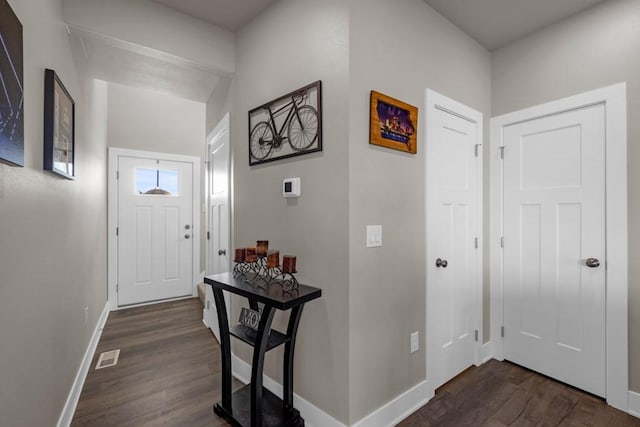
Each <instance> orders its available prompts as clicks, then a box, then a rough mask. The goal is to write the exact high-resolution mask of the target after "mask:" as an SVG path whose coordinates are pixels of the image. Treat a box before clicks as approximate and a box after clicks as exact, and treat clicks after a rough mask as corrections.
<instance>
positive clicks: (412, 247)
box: [349, 0, 491, 422]
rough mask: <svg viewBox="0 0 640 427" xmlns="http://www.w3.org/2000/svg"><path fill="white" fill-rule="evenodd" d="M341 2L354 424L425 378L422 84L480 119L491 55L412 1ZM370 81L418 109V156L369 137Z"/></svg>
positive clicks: (486, 108)
mask: <svg viewBox="0 0 640 427" xmlns="http://www.w3.org/2000/svg"><path fill="white" fill-rule="evenodd" d="M350 5H351V7H350V27H349V31H350V66H349V67H350V69H349V76H350V78H349V103H350V114H349V115H350V117H349V118H350V129H349V131H350V132H349V140H350V144H349V182H350V185H349V189H350V194H349V227H350V229H349V233H350V234H349V243H350V248H349V261H350V272H349V290H350V295H349V300H350V331H349V334H350V355H349V361H350V362H349V379H350V393H349V396H350V421H351V422H355V421H358V420H359V419H361V418H362V417H364V416H366V415H367V414H369V413H370V412H371V411H373V410H375V409H377V408H378V407H380V406H382V405H383V404H385V403H387V402H388V401H390V400H391V399H393V398H395V397H396V396H398V395H400V394H401V393H403V392H405V391H406V390H408V389H409V388H411V387H412V386H414V385H416V384H418V383H419V382H421V381H423V380H424V379H425V378H426V372H425V371H426V367H425V350H426V349H425V249H424V248H425V226H424V222H425V167H424V164H425V157H424V153H425V138H424V135H425V129H426V128H425V123H424V108H425V90H426V88H431V89H434V90H436V91H438V92H440V93H442V94H443V95H446V96H448V97H450V98H453V99H456V100H458V101H460V102H462V103H465V104H467V105H469V106H470V107H472V108H474V109H476V110H478V111H480V112H482V113H483V114H484V117H485V119H488V118H489V116H490V107H491V104H490V102H491V93H490V90H491V86H490V82H491V77H490V61H491V59H490V55H489V53H488V52H487V51H486V50H485V49H484V48H482V47H481V46H480V45H478V44H477V43H476V42H475V41H473V40H472V39H470V38H469V37H467V36H466V35H465V34H464V33H462V32H461V31H460V30H459V29H457V28H456V27H454V26H453V25H452V24H451V23H450V22H449V21H447V20H446V19H444V18H443V17H442V16H441V15H439V14H438V13H436V12H435V11H434V10H433V9H431V8H430V7H429V6H427V5H426V4H425V3H424V2H423V1H421V0H403V1H393V2H392V1H388V0H351V2H350ZM383 22H384V25H383V26H381V23H383ZM383 28H384V30H383ZM387 30H388V31H387ZM371 89H375V90H378V91H380V92H382V93H385V94H387V95H389V96H392V97H395V98H398V99H401V100H403V101H405V102H408V103H410V104H412V105H414V106H417V107H418V108H419V114H420V115H419V123H418V154H417V155H411V154H406V153H401V152H399V151H394V150H389V149H386V148H381V147H376V146H371V145H369V92H370V90H371ZM485 140H486V136H485ZM367 224H381V225H382V226H383V246H382V247H381V248H374V249H367V248H366V247H365V227H366V225H367ZM413 331H419V332H420V350H419V351H418V352H417V353H414V354H411V353H410V351H409V350H410V348H409V334H410V333H411V332H413Z"/></svg>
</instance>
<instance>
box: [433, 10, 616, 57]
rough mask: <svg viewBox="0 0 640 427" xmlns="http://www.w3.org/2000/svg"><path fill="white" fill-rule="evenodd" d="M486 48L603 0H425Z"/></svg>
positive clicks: (501, 44)
mask: <svg viewBox="0 0 640 427" xmlns="http://www.w3.org/2000/svg"><path fill="white" fill-rule="evenodd" d="M424 1H425V2H426V3H427V4H429V5H430V6H431V7H433V8H434V9H435V10H437V11H438V12H440V13H441V14H442V15H444V16H445V17H446V18H447V19H449V20H450V21H451V22H452V23H453V24H455V25H456V26H457V27H459V28H460V29H462V30H463V31H464V32H466V33H467V34H468V35H469V36H471V37H472V38H474V39H476V40H477V41H478V42H479V43H480V44H482V45H483V46H484V47H486V48H487V49H489V50H494V49H499V48H501V47H503V46H506V45H507V44H509V43H511V42H513V41H516V40H518V39H521V38H523V37H525V36H527V35H529V34H531V33H534V32H535V31H537V30H539V29H542V28H544V27H546V26H549V25H551V24H553V23H556V22H558V21H561V20H563V19H565V18H568V17H569V16H571V15H574V14H576V13H578V12H581V11H583V10H585V9H587V8H589V7H591V6H593V5H595V4H597V3H601V2H602V1H605V0H424Z"/></svg>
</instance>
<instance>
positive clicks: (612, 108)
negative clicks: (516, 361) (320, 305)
mask: <svg viewBox="0 0 640 427" xmlns="http://www.w3.org/2000/svg"><path fill="white" fill-rule="evenodd" d="M598 104H603V105H604V106H605V128H606V129H605V153H606V154H605V158H606V160H605V180H606V183H605V212H606V221H605V233H606V248H605V251H606V252H605V253H606V262H605V280H606V308H605V309H606V329H605V331H606V332H605V334H606V371H605V374H606V400H607V403H608V404H609V405H611V406H613V407H615V408H618V409H621V410H623V411H625V412H626V411H627V408H628V390H629V375H628V370H629V364H628V358H629V350H628V335H627V329H628V316H627V311H628V306H627V298H628V297H627V295H628V280H627V274H628V273H627V263H628V260H627V256H628V255H627V238H628V237H627V112H626V108H627V107H626V105H627V104H626V83H618V84H615V85H612V86H607V87H604V88H601V89H596V90H593V91H589V92H586V93H582V94H579V95H575V96H570V97H567V98H563V99H560V100H556V101H552V102H548V103H545V104H542V105H537V106H535V107H531V108H526V109H523V110H519V111H515V112H512V113H507V114H504V115H500V116H497V117H493V118H492V119H491V150H490V153H491V155H490V171H491V178H490V184H491V206H490V212H491V215H490V218H491V224H490V233H489V236H490V242H489V248H490V258H491V271H490V275H491V341H492V343H493V355H494V357H495V358H496V359H498V360H504V346H503V338H502V333H501V328H502V327H503V325H504V323H503V322H504V310H503V289H504V288H503V273H504V271H503V267H504V262H503V249H502V245H501V239H502V236H503V196H504V194H503V162H502V159H501V147H502V146H503V145H504V143H503V129H504V128H505V127H506V126H509V125H513V124H517V123H521V122H524V121H529V120H534V119H537V118H542V117H545V116H549V115H554V114H560V113H563V112H567V111H571V110H576V109H580V108H584V107H588V106H592V105H598Z"/></svg>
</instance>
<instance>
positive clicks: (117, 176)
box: [116, 171, 120, 179]
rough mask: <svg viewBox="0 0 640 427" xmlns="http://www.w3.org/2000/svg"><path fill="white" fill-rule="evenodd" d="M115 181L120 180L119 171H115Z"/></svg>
mask: <svg viewBox="0 0 640 427" xmlns="http://www.w3.org/2000/svg"><path fill="white" fill-rule="evenodd" d="M116 179H120V171H116Z"/></svg>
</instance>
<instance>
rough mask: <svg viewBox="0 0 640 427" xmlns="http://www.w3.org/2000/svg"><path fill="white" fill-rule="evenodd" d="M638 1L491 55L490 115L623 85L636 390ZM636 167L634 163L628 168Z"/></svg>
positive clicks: (639, 368)
mask: <svg viewBox="0 0 640 427" xmlns="http://www.w3.org/2000/svg"><path fill="white" fill-rule="evenodd" d="M639 52H640V2H639V1H637V0H612V1H607V2H603V3H602V4H600V5H599V6H596V7H594V8H592V9H589V10H587V11H586V12H584V13H582V14H579V15H577V16H575V17H573V18H570V19H568V20H566V21H563V22H561V23H559V24H557V25H553V26H551V27H549V28H547V29H545V30H544V31H541V32H539V33H536V34H534V35H532V36H530V37H527V38H525V39H523V40H521V41H519V42H516V43H513V44H511V45H509V46H507V47H505V48H502V49H499V50H497V51H495V52H494V53H493V62H492V67H493V73H492V81H493V102H492V104H493V114H494V115H500V114H504V113H508V112H510V111H514V110H518V109H522V108H525V107H530V106H533V105H537V104H541V103H544V102H548V101H552V100H555V99H558V98H563V97H566V96H570V95H574V94H578V93H581V92H586V91H589V90H593V89H597V88H600V87H604V86H608V85H611V84H614V83H618V82H623V81H626V82H627V116H628V121H627V123H628V146H627V155H628V168H627V170H628V197H629V199H628V200H629V205H628V209H629V212H628V217H629V363H630V366H629V371H630V372H629V374H630V378H629V384H630V387H631V389H632V390H635V391H640V286H639V284H640V262H639V261H640V168H638V167H637V166H636V165H637V164H638V163H640V144H638V142H639V141H640V121H639V120H638V119H637V118H638V116H639V115H640V56H639V55H638V53H639ZM634 166H636V167H634Z"/></svg>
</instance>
